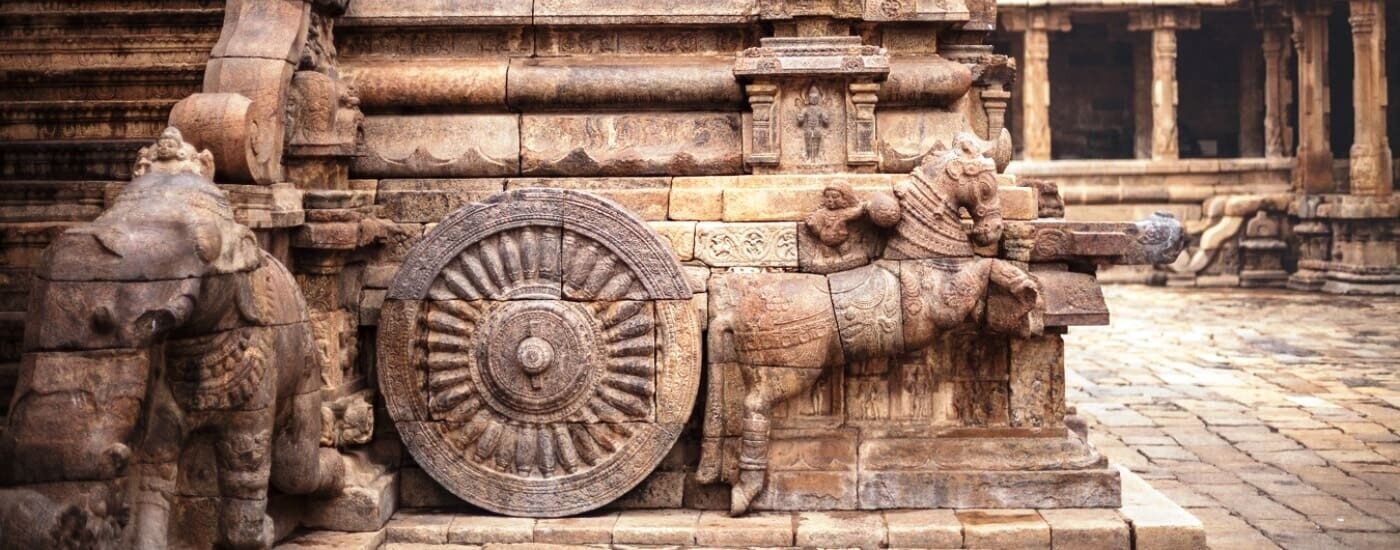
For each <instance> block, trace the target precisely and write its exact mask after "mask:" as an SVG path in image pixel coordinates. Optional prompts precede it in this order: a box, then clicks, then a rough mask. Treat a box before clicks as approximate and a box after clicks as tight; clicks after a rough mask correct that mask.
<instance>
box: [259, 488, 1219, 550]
mask: <svg viewBox="0 0 1400 550" xmlns="http://www.w3.org/2000/svg"><path fill="white" fill-rule="evenodd" d="M1121 471H1122V478H1123V507H1122V508H1119V509H1116V510H1115V509H1107V508H1061V509H1041V510H1030V509H1023V510H885V511H868V512H794V513H775V512H766V513H757V514H751V515H749V516H746V517H742V518H731V517H729V516H728V515H727V514H725V513H724V512H722V511H717V510H622V511H602V512H595V513H591V514H587V515H584V516H579V517H572V518H562V519H539V520H536V519H529V518H510V517H502V516H494V515H484V514H479V513H457V512H448V511H438V510H423V509H410V510H400V511H399V512H398V513H396V514H395V515H394V517H393V519H391V520H390V521H389V523H388V524H387V525H385V527H384V529H382V530H379V531H375V532H370V533H338V532H334V531H313V532H308V533H303V534H301V535H298V536H296V537H294V538H292V539H291V540H289V541H287V542H286V543H284V544H282V545H280V546H278V549H279V550H299V549H302V548H307V549H309V548H326V547H334V548H349V549H363V550H371V549H383V550H429V549H433V550H446V549H459V550H460V549H466V548H492V549H501V550H507V549H512V548H516V549H522V550H524V549H541V550H543V549H549V548H569V547H575V548H579V547H582V548H679V547H710V548H752V547H777V548H781V547H807V548H812V547H821V548H857V547H858V548H1054V549H1057V550H1058V549H1062V548H1064V549H1068V548H1084V549H1108V548H1133V549H1142V550H1148V549H1151V550H1178V549H1179V550H1197V549H1205V548H1206V540H1205V530H1204V528H1203V527H1202V525H1201V522H1200V521H1199V520H1197V519H1196V518H1195V517H1193V516H1192V515H1191V514H1190V513H1188V512H1186V511H1185V510H1184V509H1182V508H1181V507H1180V506H1177V505H1176V504H1175V503H1173V502H1172V501H1171V500H1169V499H1168V498H1167V497H1166V496H1164V495H1162V494H1161V493H1159V492H1157V490H1155V489H1153V488H1152V486H1150V485H1148V484H1147V482H1145V481H1143V480H1142V478H1139V477H1138V476H1137V475H1135V474H1133V473H1132V472H1129V471H1127V470H1126V469H1121Z"/></svg>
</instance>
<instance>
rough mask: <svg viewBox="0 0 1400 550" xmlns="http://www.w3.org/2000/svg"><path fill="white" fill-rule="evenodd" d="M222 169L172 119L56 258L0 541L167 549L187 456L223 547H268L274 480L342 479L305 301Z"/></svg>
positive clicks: (28, 344) (0, 497)
mask: <svg viewBox="0 0 1400 550" xmlns="http://www.w3.org/2000/svg"><path fill="white" fill-rule="evenodd" d="M212 171H213V166H212V158H211V157H210V156H209V153H208V152H207V151H206V152H203V153H196V152H195V150H194V148H193V147H192V146H190V145H188V144H186V143H184V142H183V140H182V139H181V137H180V134H179V132H178V131H176V130H174V129H173V128H172V129H167V130H166V132H165V133H164V134H162V136H161V138H160V141H158V142H157V144H156V145H154V146H152V147H148V148H146V149H143V150H142V153H141V161H140V162H138V164H137V169H136V174H137V175H138V177H136V179H135V180H134V181H132V182H131V183H130V184H128V185H127V186H126V188H125V189H124V190H123V191H122V192H121V194H120V195H119V196H118V197H117V198H116V200H115V203H114V204H113V205H112V207H111V208H110V209H109V210H107V211H106V212H105V213H104V214H102V215H101V216H100V217H98V218H97V219H96V220H94V221H93V222H91V223H89V224H85V225H82V226H79V227H75V228H73V229H70V230H68V231H66V232H65V233H63V234H62V235H61V236H59V237H58V238H57V239H55V241H54V243H53V244H52V245H51V246H50V248H49V249H48V250H47V251H46V252H45V254H44V257H43V259H42V261H41V264H40V266H39V267H38V269H37V270H36V281H35V285H34V287H33V291H32V294H31V298H30V304H29V311H28V314H27V317H26V319H27V324H26V327H25V340H24V355H23V360H22V364H21V368H20V375H19V383H18V385H17V388H16V393H15V396H14V400H13V404H12V406H11V409H10V411H11V412H10V415H9V417H8V425H7V426H6V428H5V430H4V432H3V436H0V483H3V485H4V486H5V488H4V489H0V491H3V493H0V547H4V548H38V547H84V548H92V547H97V548H102V547H120V548H163V547H165V546H167V543H168V542H170V541H168V540H167V533H168V532H172V531H171V530H170V529H169V524H170V522H171V502H172V499H173V498H175V497H176V494H177V485H179V486H180V487H179V490H180V491H184V490H187V489H186V488H185V487H184V484H183V483H182V482H180V481H179V480H181V479H187V478H191V477H197V476H198V472H189V471H187V472H184V473H182V472H180V469H181V468H182V467H185V468H188V469H193V470H201V471H210V470H212V471H215V474H214V475H213V477H214V484H215V485H216V487H213V488H203V489H199V490H200V491H203V492H201V493H200V494H210V493H211V492H212V494H214V495H215V498H214V501H215V504H214V508H215V509H216V510H217V518H218V520H217V521H218V525H217V528H216V537H215V540H213V541H205V542H204V543H205V544H213V545H217V546H221V547H231V548H265V547H268V546H270V545H271V544H272V542H273V540H272V539H273V536H272V533H273V526H272V521H271V519H270V518H269V517H268V516H267V513H266V508H267V502H268V488H269V485H270V486H271V487H274V488H276V489H277V490H278V491H281V492H284V493H289V494H311V493H329V492H333V491H337V490H339V488H340V486H341V484H342V479H343V476H344V468H345V467H344V464H343V462H342V460H341V458H340V455H339V454H338V453H337V452H336V451H335V450H334V449H329V448H321V447H320V446H319V440H320V435H321V395H320V389H321V380H320V370H319V368H318V367H317V365H316V364H315V361H314V357H315V355H314V353H313V349H312V337H311V333H310V328H309V323H308V320H307V314H306V311H307V310H306V305H305V301H304V299H303V297H302V295H301V293H300V290H299V289H298V287H297V284H296V280H295V279H294V278H293V276H292V275H291V273H290V272H288V270H287V269H286V268H285V267H284V266H283V265H282V264H281V263H280V262H278V261H277V260H276V259H274V258H273V257H272V256H271V255H269V254H268V253H266V252H265V251H263V250H262V249H261V248H259V246H258V243H257V240H256V238H255V236H254V234H253V232H252V231H251V230H249V229H248V228H247V227H245V226H243V225H240V224H238V223H237V222H235V221H234V218H233V211H232V209H231V208H230V207H229V203H228V200H227V198H226V197H225V195H224V193H223V192H222V191H221V190H220V189H219V188H218V187H216V186H215V185H214V184H213V183H212V182H211V181H210V177H212ZM196 441H198V442H207V443H208V444H209V446H211V447H212V453H208V452H199V453H191V452H189V450H190V449H191V448H193V447H194V443H193V442H196ZM206 449H207V447H206ZM210 455H212V464H210V463H209V462H211V459H209V458H208V457H209V456H210ZM192 466H193V468H191V467H192ZM188 490H194V489H188ZM180 494H184V493H180ZM190 529H191V528H190V526H184V527H182V529H181V532H184V531H187V530H190Z"/></svg>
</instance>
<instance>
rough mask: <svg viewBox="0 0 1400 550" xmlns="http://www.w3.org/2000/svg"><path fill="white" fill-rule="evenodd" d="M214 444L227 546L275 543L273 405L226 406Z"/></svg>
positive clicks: (222, 530)
mask: <svg viewBox="0 0 1400 550" xmlns="http://www.w3.org/2000/svg"><path fill="white" fill-rule="evenodd" d="M219 414H220V415H223V416H224V422H223V423H222V424H223V428H222V433H221V434H220V435H221V436H222V437H221V438H220V439H219V440H218V443H217V444H216V445H215V446H214V450H215V454H216V457H217V459H218V463H219V496H220V501H219V538H220V543H221V546H224V547H228V548H267V547H270V546H272V542H273V540H272V539H273V526H272V519H271V518H269V517H268V516H267V485H268V477H269V475H270V473H271V472H270V471H271V467H272V460H271V457H270V456H269V454H270V453H271V450H272V449H271V442H272V426H273V418H274V416H275V407H273V406H268V407H264V408H262V409H257V410H251V411H226V412H222V413H219Z"/></svg>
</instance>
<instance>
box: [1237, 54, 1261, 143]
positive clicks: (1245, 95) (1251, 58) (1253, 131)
mask: <svg viewBox="0 0 1400 550" xmlns="http://www.w3.org/2000/svg"><path fill="white" fill-rule="evenodd" d="M1261 57H1262V56H1261V55H1260V52H1259V51H1258V50H1254V49H1252V48H1245V49H1244V50H1241V51H1240V135H1239V156H1240V157H1262V156H1264V132H1263V130H1262V128H1263V126H1264V105H1263V103H1264V98H1263V94H1262V93H1261V92H1262V91H1263V89H1262V88H1263V85H1262V83H1261V82H1260V81H1259V60H1260V58H1261Z"/></svg>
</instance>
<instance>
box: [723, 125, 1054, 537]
mask: <svg viewBox="0 0 1400 550" xmlns="http://www.w3.org/2000/svg"><path fill="white" fill-rule="evenodd" d="M910 176H911V177H910V179H909V180H907V181H905V182H903V183H901V184H900V185H898V186H896V187H895V197H894V198H890V197H887V196H877V197H876V198H875V199H874V200H872V201H871V202H869V203H859V202H858V201H856V200H855V195H854V194H853V193H852V192H851V191H850V189H849V188H848V187H840V186H837V187H833V188H828V189H827V190H825V191H824V193H823V197H824V200H823V208H822V209H821V210H818V211H817V212H814V213H813V214H812V215H811V216H809V217H808V219H807V224H806V226H807V229H808V230H809V231H812V232H813V233H814V234H815V235H816V236H817V238H819V239H820V240H821V241H822V242H823V244H825V245H827V246H831V247H835V248H839V247H840V246H841V245H842V244H843V241H844V240H845V238H846V236H847V234H848V233H849V232H848V231H847V230H846V228H845V227H844V225H843V224H845V223H849V222H853V221H855V220H856V219H857V218H860V217H868V218H869V219H870V221H872V222H874V224H875V225H877V226H881V227H885V228H888V229H889V230H890V231H889V235H888V236H887V238H886V239H885V246H884V252H883V254H882V256H881V257H880V258H879V259H878V260H877V261H875V262H874V263H872V264H870V265H865V266H862V267H856V268H853V269H846V270H844V271H838V272H835V273H828V274H825V275H821V274H799V273H728V274H724V275H717V276H715V277H712V278H711V280H710V288H709V292H710V297H711V308H712V309H713V310H714V311H715V315H714V316H713V318H712V319H711V322H710V326H709V336H708V338H709V341H708V347H709V354H710V355H709V359H708V361H709V363H710V365H712V366H713V365H715V364H719V363H737V364H738V365H739V368H740V372H741V373H742V376H743V382H744V387H745V396H744V399H743V403H742V408H743V410H742V413H743V414H742V430H743V433H742V439H741V441H740V447H739V462H738V470H739V471H738V479H737V481H736V482H735V483H733V486H732V490H731V496H730V508H731V513H733V514H735V515H738V514H742V513H744V512H746V511H747V510H748V509H749V506H750V504H751V503H752V501H753V500H754V498H755V497H756V496H757V495H758V494H759V492H760V491H762V490H763V488H764V486H765V485H766V483H767V467H768V448H769V434H770V431H771V430H770V415H771V413H772V410H773V407H774V406H775V405H777V404H779V403H782V402H784V401H787V400H789V399H791V398H793V397H795V396H798V395H801V394H803V393H805V392H806V391H807V390H809V389H810V388H811V387H812V386H813V385H814V384H815V383H816V382H817V380H818V379H820V378H821V377H822V376H823V374H825V372H826V370H827V369H828V368H833V367H838V366H840V365H845V364H847V363H850V362H854V361H860V360H865V359H870V358H876V357H894V356H899V355H900V354H904V353H908V352H911V351H916V350H920V349H923V348H925V347H927V346H929V345H931V344H932V342H933V341H934V339H935V337H936V336H937V335H938V334H940V333H941V332H942V331H946V330H949V329H953V328H956V327H958V326H962V325H967V324H977V325H981V326H983V327H984V328H986V329H987V330H991V331H994V332H1002V333H1011V334H1017V335H1020V336H1031V335H1036V334H1039V333H1041V331H1043V329H1044V326H1043V321H1042V314H1043V312H1044V301H1043V299H1042V298H1041V295H1040V289H1039V286H1038V284H1037V283H1036V281H1035V279H1033V278H1032V277H1031V275H1030V274H1029V273H1027V272H1026V271H1025V270H1023V269H1022V268H1020V267H1017V266H1016V265H1014V264H1012V263H1011V262H1009V261H1006V260H1001V259H996V258H987V257H980V256H977V255H976V254H975V253H974V250H975V248H976V247H980V246H987V245H992V244H995V243H997V242H999V241H1000V240H1001V235H1002V231H1003V229H1004V225H1005V224H1004V222H1003V219H1002V215H1001V203H1000V199H999V194H998V190H997V182H996V168H995V166H994V164H993V161H992V160H991V159H989V158H986V157H985V156H984V155H983V147H982V146H981V144H980V140H977V139H976V138H975V137H973V136H970V135H965V136H962V137H960V138H959V140H958V141H957V142H956V143H955V144H954V146H953V147H952V148H947V149H937V150H935V151H934V153H932V154H931V155H930V156H929V157H928V158H927V159H926V160H925V161H924V162H923V163H922V164H921V165H920V166H919V167H917V168H915V169H914V171H913V172H912V173H911V174H910ZM964 212H966V214H967V216H968V217H969V218H970V219H971V226H970V227H967V226H965V222H964V216H963V213H964ZM989 289H995V290H996V291H995V292H989ZM711 376H712V377H713V376H722V374H720V373H717V372H715V370H714V369H713V368H712V369H711ZM709 397H710V398H711V399H714V398H715V397H714V396H713V395H711V396H709ZM707 421H708V417H707ZM720 452H721V451H720V449H718V448H716V447H712V446H710V445H709V444H707V445H706V447H705V448H704V449H703V455H702V457H701V464H700V468H699V470H698V474H697V477H698V478H699V479H700V481H701V482H704V483H708V482H714V481H718V479H719V477H720V475H721V474H720V470H721V468H720V465H719V464H720V462H721V459H720V458H719V454H720Z"/></svg>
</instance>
